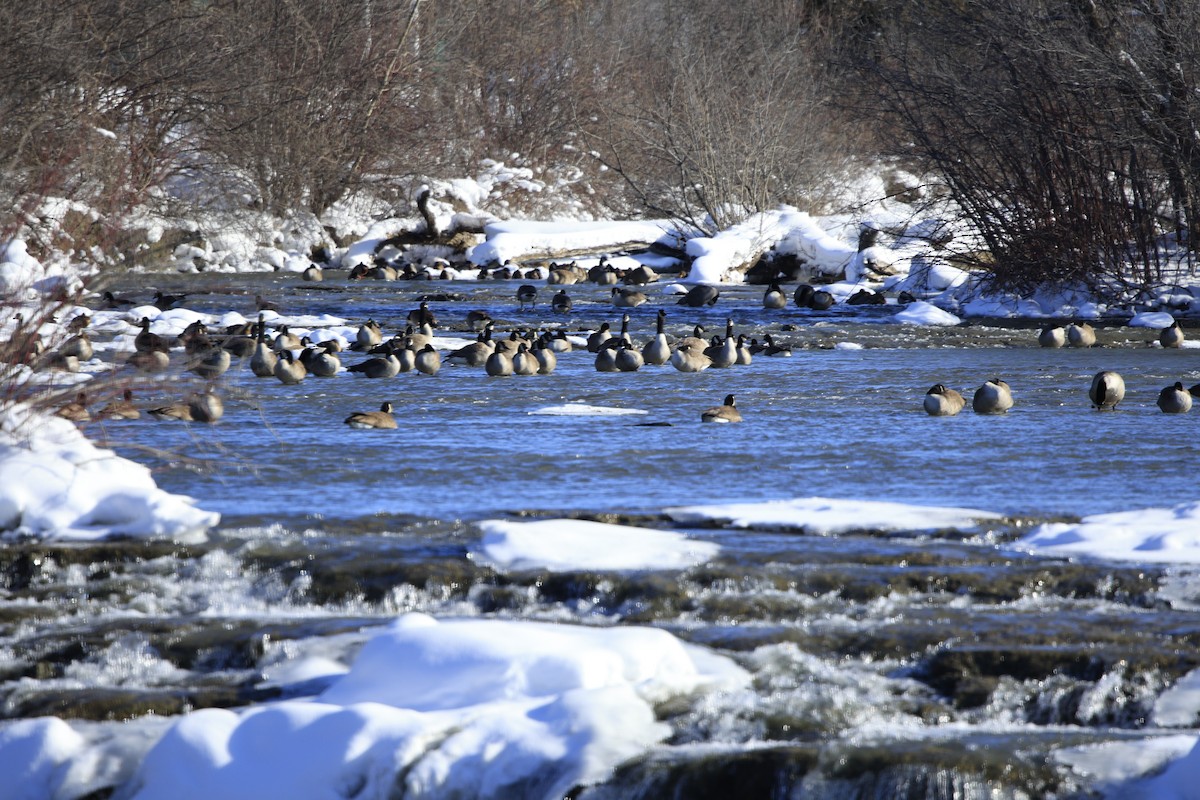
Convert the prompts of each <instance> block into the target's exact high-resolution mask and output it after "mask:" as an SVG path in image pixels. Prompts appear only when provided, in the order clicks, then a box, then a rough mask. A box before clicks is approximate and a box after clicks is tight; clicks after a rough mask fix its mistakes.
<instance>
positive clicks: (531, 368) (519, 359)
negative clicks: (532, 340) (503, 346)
mask: <svg viewBox="0 0 1200 800" xmlns="http://www.w3.org/2000/svg"><path fill="white" fill-rule="evenodd" d="M541 366H542V365H541V364H539V363H538V360H537V356H535V355H534V354H533V353H531V352H530V351H529V346H528V345H527V344H525V343H524V342H521V344H520V346H518V347H517V352H516V353H515V354H514V355H513V357H512V368H513V375H537V373H538V370H539V369H541Z"/></svg>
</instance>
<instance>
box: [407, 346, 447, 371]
mask: <svg viewBox="0 0 1200 800" xmlns="http://www.w3.org/2000/svg"><path fill="white" fill-rule="evenodd" d="M413 366H415V367H416V369H417V372H420V373H421V374H422V375H437V374H438V370H439V369H441V368H442V356H441V354H440V353H439V352H438V351H437V350H435V349H434V348H433V345H431V344H427V345H425V346H424V347H422V348H421V349H420V350H419V351H418V352H417V354H416V356H415V357H414V361H413Z"/></svg>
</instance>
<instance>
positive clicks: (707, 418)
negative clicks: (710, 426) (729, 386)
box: [700, 394, 742, 422]
mask: <svg viewBox="0 0 1200 800" xmlns="http://www.w3.org/2000/svg"><path fill="white" fill-rule="evenodd" d="M700 421H701V422H741V421H742V414H741V412H740V411H738V410H737V406H735V405H734V404H733V395H731V394H727V395H725V404H724V405H720V406H713V407H712V408H707V409H705V410H704V411H701V412H700Z"/></svg>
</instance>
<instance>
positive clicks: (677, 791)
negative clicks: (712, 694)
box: [575, 747, 818, 800]
mask: <svg viewBox="0 0 1200 800" xmlns="http://www.w3.org/2000/svg"><path fill="white" fill-rule="evenodd" d="M817 763H818V752H817V750H816V749H815V748H801V747H781V748H769V749H758V750H750V751H744V752H728V753H710V754H704V755H697V756H694V757H691V758H688V757H686V756H668V757H657V758H656V757H653V756H651V757H647V758H644V759H640V760H638V761H634V762H632V763H628V764H626V765H624V766H622V767H620V768H619V769H618V770H617V772H616V774H615V775H613V777H612V779H611V780H609V781H607V782H606V783H605V784H604V785H603V786H596V787H592V788H589V789H586V790H584V791H582V792H581V793H579V794H577V795H575V796H576V797H577V798H579V800H659V798H669V797H675V798H684V797H686V798H688V799H689V800H727V798H731V797H737V798H742V799H744V800H754V799H755V798H777V797H787V796H789V792H790V791H791V790H792V789H794V788H797V787H798V786H799V785H800V784H801V782H802V781H803V780H804V777H805V775H807V774H808V773H809V772H810V771H812V770H813V769H814V768H816V766H817Z"/></svg>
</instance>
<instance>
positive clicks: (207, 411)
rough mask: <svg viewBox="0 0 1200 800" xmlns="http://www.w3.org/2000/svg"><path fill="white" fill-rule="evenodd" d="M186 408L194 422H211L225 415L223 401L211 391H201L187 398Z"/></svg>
mask: <svg viewBox="0 0 1200 800" xmlns="http://www.w3.org/2000/svg"><path fill="white" fill-rule="evenodd" d="M188 410H189V411H191V412H192V420H193V421H194V422H208V423H213V422H216V421H217V420H219V419H220V418H221V417H223V416H224V415H225V403H224V402H222V400H221V398H220V397H218V396H217V395H215V394H213V393H212V392H201V393H199V394H194V395H192V397H191V399H190V400H188Z"/></svg>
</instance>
